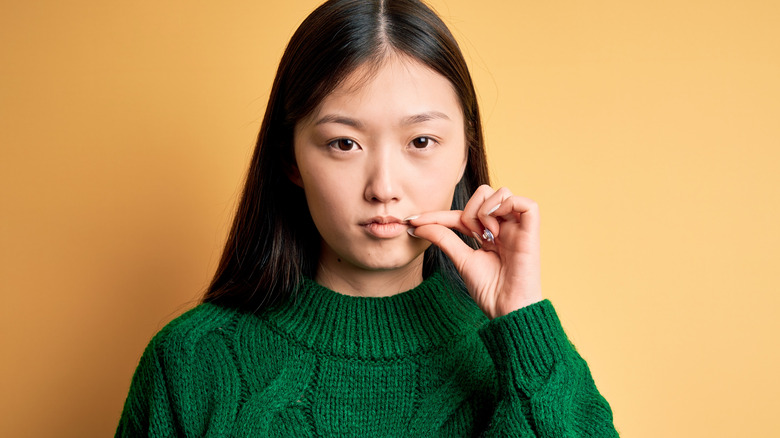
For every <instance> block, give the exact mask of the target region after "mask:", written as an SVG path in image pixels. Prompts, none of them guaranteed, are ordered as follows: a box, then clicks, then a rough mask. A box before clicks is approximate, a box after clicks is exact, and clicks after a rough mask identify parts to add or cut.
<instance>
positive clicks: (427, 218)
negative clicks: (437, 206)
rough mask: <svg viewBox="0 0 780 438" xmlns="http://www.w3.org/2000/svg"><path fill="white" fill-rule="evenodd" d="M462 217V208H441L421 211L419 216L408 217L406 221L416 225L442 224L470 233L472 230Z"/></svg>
mask: <svg viewBox="0 0 780 438" xmlns="http://www.w3.org/2000/svg"><path fill="white" fill-rule="evenodd" d="M462 217H463V212H462V211H461V210H441V211H430V212H428V213H421V214H420V215H418V216H413V217H411V218H407V220H406V222H408V223H409V224H410V225H412V226H414V227H421V226H423V225H430V224H437V225H442V226H445V227H447V228H451V229H454V230H457V231H460V232H461V233H463V234H466V235H469V234H471V231H470V230H469V229H468V228H467V227H466V226H465V225H464V224H463V221H462V220H461V218H462Z"/></svg>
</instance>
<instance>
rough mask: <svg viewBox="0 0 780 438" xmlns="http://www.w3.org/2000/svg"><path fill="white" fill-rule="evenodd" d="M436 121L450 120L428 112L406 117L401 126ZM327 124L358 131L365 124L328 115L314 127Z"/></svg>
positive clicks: (437, 112) (440, 113) (440, 114)
mask: <svg viewBox="0 0 780 438" xmlns="http://www.w3.org/2000/svg"><path fill="white" fill-rule="evenodd" d="M436 119H442V120H450V118H449V116H447V114H444V113H442V112H439V111H428V112H424V113H420V114H415V115H412V116H408V117H404V118H403V119H402V120H401V125H405V126H408V125H415V124H418V123H423V122H427V121H429V120H436ZM325 123H338V124H341V125H347V126H351V127H353V128H358V129H360V128H362V127H363V122H361V121H360V120H357V119H352V118H349V117H345V116H340V115H338V114H327V115H325V116H322V117H321V118H319V119H318V120H317V121H316V122H315V123H314V125H322V124H325Z"/></svg>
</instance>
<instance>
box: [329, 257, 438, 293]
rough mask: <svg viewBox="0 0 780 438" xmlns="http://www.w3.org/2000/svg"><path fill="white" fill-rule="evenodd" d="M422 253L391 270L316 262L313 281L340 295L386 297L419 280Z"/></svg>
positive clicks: (413, 285)
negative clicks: (317, 264) (315, 272)
mask: <svg viewBox="0 0 780 438" xmlns="http://www.w3.org/2000/svg"><path fill="white" fill-rule="evenodd" d="M422 266H423V254H420V255H419V256H418V257H417V258H415V259H414V260H412V261H411V262H410V263H409V264H407V265H405V266H401V267H399V268H395V269H385V270H368V269H362V268H360V267H357V266H354V265H351V264H348V263H339V264H338V265H337V266H336V267H334V266H333V265H332V264H330V263H322V260H321V261H320V264H319V266H318V267H317V275H316V276H315V281H316V282H317V283H319V284H321V285H322V286H325V287H326V288H328V289H331V290H333V291H336V292H339V293H341V294H344V295H352V296H362V297H388V296H391V295H396V294H399V293H401V292H405V291H407V290H409V289H413V288H415V287H417V286H418V285H419V284H420V283H422V280H423V275H422Z"/></svg>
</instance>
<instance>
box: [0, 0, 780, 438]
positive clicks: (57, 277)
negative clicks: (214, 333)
mask: <svg viewBox="0 0 780 438" xmlns="http://www.w3.org/2000/svg"><path fill="white" fill-rule="evenodd" d="M317 4H318V1H314V0H298V1H284V2H265V1H258V0H255V1H224V2H216V1H214V2H206V1H182V0H176V1H174V0H172V1H151V0H138V1H132V2H106V1H97V0H74V1H68V2H62V1H52V0H40V1H31V2H21V1H11V0H2V1H0V147H1V148H2V155H0V183H1V184H0V190H1V191H0V227H1V228H0V233H1V234H0V239H1V240H0V291H1V292H2V304H1V305H0V343H1V344H0V354H2V359H1V360H0V379H2V386H0V413H1V414H0V415H1V416H2V419H1V420H0V436H4V437H87V436H90V437H91V436H95V437H97V436H109V435H111V434H112V433H113V430H114V428H115V426H116V423H117V421H118V419H119V415H120V412H121V409H122V405H123V403H124V400H125V397H126V395H127V390H128V387H129V384H130V378H131V375H132V373H133V370H134V368H135V366H136V364H137V362H138V359H139V357H140V355H141V353H142V351H143V349H144V347H145V345H146V344H147V342H148V341H149V339H150V338H151V337H152V336H153V335H154V333H156V332H157V331H158V330H159V329H160V328H161V327H163V326H164V325H165V324H166V323H167V322H168V321H170V320H171V319H172V318H174V317H175V316H177V315H179V314H181V313H182V312H183V311H185V310H187V309H189V308H191V307H193V306H194V305H195V304H196V303H197V301H198V299H199V297H200V296H201V295H202V293H203V291H204V288H205V287H206V285H207V284H208V281H209V279H210V276H211V275H212V273H213V271H214V269H215V267H216V263H217V260H218V258H219V255H220V251H221V246H222V244H223V241H224V238H225V235H226V232H227V229H228V226H229V222H230V219H231V217H232V214H233V210H234V208H235V205H236V197H237V195H238V192H239V190H240V187H241V183H242V179H243V176H244V172H245V170H246V166H247V163H248V158H249V155H250V153H251V150H252V147H253V142H254V139H255V136H256V133H257V130H258V128H259V124H260V120H261V118H262V114H263V111H264V106H265V102H266V99H267V97H268V93H269V90H270V86H271V82H272V79H273V75H274V73H275V69H276V66H277V63H278V61H279V58H280V56H281V53H282V51H283V49H284V46H285V44H286V42H287V40H288V39H289V37H290V36H291V35H292V32H293V31H294V29H295V28H296V27H297V25H298V24H299V23H300V22H301V21H302V20H303V18H304V17H305V16H306V15H307V14H308V12H310V11H311V10H312V9H313V8H314V7H315V6H316V5H317ZM432 5H433V6H434V7H435V8H436V9H437V11H438V12H439V13H440V14H441V15H442V17H443V18H444V19H445V21H446V22H447V23H448V24H449V25H450V26H451V28H452V30H453V32H454V33H455V35H456V37H457V38H458V39H459V41H460V43H461V45H462V48H463V50H464V52H465V53H466V56H467V59H468V61H469V64H470V66H471V69H472V74H473V76H474V78H475V81H476V84H477V88H478V92H479V94H480V99H481V105H482V111H483V116H484V120H485V131H486V135H487V142H488V145H487V147H488V154H489V157H490V164H491V166H492V175H493V178H494V182H495V185H497V186H500V185H504V186H508V187H510V188H511V189H512V190H513V191H514V192H516V193H518V194H522V195H524V196H528V197H531V198H533V199H535V200H536V201H538V202H539V204H540V206H541V212H542V242H543V243H542V245H543V261H542V262H543V285H544V291H545V294H546V296H547V297H549V298H551V299H552V301H553V302H554V303H555V305H556V308H557V309H558V311H559V313H560V315H561V317H562V320H563V323H564V326H565V328H566V329H567V332H568V333H569V335H570V337H571V339H572V340H573V342H574V343H575V345H576V346H577V347H578V349H579V350H580V352H581V353H582V354H583V356H584V357H585V358H586V360H587V361H588V363H589V364H590V367H591V370H592V373H593V376H594V378H595V380H596V382H597V385H598V388H599V389H600V390H601V392H602V393H603V394H604V396H605V397H606V398H607V399H608V400H609V402H610V404H611V406H612V408H613V411H614V416H615V424H616V426H617V427H618V429H619V430H620V432H621V433H622V435H623V436H626V437H635V438H643V437H648V438H649V437H735V436H750V437H771V436H780V423H778V422H777V421H776V417H777V411H778V408H780V403H779V402H778V394H779V393H780V381H779V380H780V379H779V378H778V369H780V353H778V348H777V345H778V341H777V336H778V334H779V333H780V318H778V304H779V302H780V299H779V298H778V292H780V287H779V286H780V280H778V275H779V271H780V270H779V269H778V268H779V267H780V266H778V256H780V254H778V247H780V231H778V224H780V215H779V214H778V212H779V207H778V205H779V204H780V168H779V167H780V165H779V160H780V80H779V78H780V26H778V23H780V3H778V2H776V1H757V0H747V1H736V0H732V1H698V0H697V1H679V0H675V1H670V0H652V1H650V0H637V1H629V2H627V1H618V0H614V1H603V0H596V1H560V0H550V1H544V2H537V1H533V2H532V1H515V0H511V1H510V0H504V1H497V0H482V1H479V2H475V1H471V0H435V1H433V2H432Z"/></svg>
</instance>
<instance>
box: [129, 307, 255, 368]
mask: <svg viewBox="0 0 780 438" xmlns="http://www.w3.org/2000/svg"><path fill="white" fill-rule="evenodd" d="M241 317H242V314H241V313H240V312H239V311H237V310H234V309H230V308H226V307H222V306H218V305H215V304H211V303H202V304H199V305H198V306H196V307H195V308H193V309H190V310H188V311H186V312H185V313H183V314H182V315H180V316H178V317H176V318H174V319H173V320H172V321H171V322H169V323H168V324H166V325H165V327H163V328H162V329H161V330H160V331H159V332H157V334H156V335H155V336H154V337H153V338H152V340H151V341H150V342H149V345H148V346H147V349H146V351H145V352H144V355H149V354H152V355H156V356H158V357H160V358H175V357H180V356H192V355H193V354H196V353H197V351H198V350H201V349H202V348H203V346H204V344H214V343H224V341H225V334H226V332H227V331H229V330H230V328H231V327H232V326H233V325H234V324H235V322H236V321H237V320H238V319H239V318H241Z"/></svg>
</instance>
